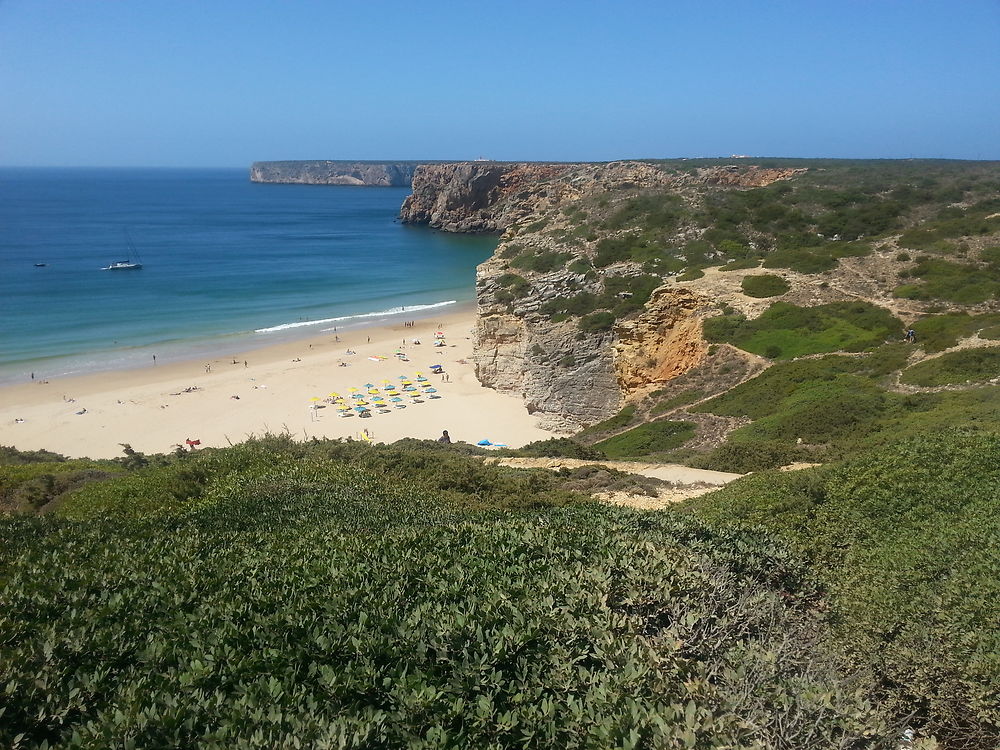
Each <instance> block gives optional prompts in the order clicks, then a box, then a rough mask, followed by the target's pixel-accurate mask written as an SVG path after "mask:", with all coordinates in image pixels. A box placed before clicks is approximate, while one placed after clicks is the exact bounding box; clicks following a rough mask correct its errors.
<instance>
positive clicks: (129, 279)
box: [0, 168, 496, 383]
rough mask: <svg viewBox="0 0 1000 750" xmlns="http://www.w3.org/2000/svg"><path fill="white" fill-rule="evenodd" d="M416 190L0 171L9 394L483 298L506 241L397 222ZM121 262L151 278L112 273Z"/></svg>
mask: <svg viewBox="0 0 1000 750" xmlns="http://www.w3.org/2000/svg"><path fill="white" fill-rule="evenodd" d="M408 193H409V189H408V188H381V187H345V186H326V185H323V186H319V185H268V184H257V183H251V182H250V181H249V177H248V174H247V170H245V169H14V168H4V169H0V315H2V319H3V323H2V325H0V382H4V383H10V382H24V381H25V380H27V379H29V378H30V376H31V373H34V374H35V377H36V378H49V377H59V376H63V375H70V374H80V373H87V372H97V371H102V370H113V369H122V368H129V367H139V366H145V365H148V364H149V363H150V361H151V359H152V356H153V355H154V354H155V355H156V357H157V361H158V362H167V361H171V360H178V359H186V358H192V357H199V356H201V355H204V354H207V353H219V352H230V351H232V352H236V351H241V350H245V349H250V348H253V347H257V346H263V345H267V344H271V343H276V342H278V341H282V340H287V339H289V338H292V337H303V336H312V335H316V334H318V333H320V332H322V331H326V330H332V328H333V327H337V328H338V330H340V329H344V328H351V327H355V326H359V325H365V324H372V323H376V322H378V321H380V320H383V319H386V318H388V317H390V316H393V315H398V316H402V317H407V316H409V315H412V316H414V317H417V316H419V315H421V314H423V315H426V314H430V313H431V311H433V310H435V309H437V308H441V309H442V310H447V309H448V307H449V306H451V305H454V304H455V303H458V302H462V301H468V300H472V299H473V298H474V294H475V268H476V266H477V265H478V264H479V263H481V262H483V261H484V260H485V259H486V258H488V257H489V256H490V254H491V253H492V252H493V250H494V248H495V246H496V239H495V238H492V237H475V236H462V235H454V234H448V233H445V232H437V231H434V230H432V229H428V228H426V227H412V226H405V225H402V224H399V223H398V222H397V221H396V220H395V219H396V216H397V215H398V213H399V208H400V206H401V205H402V202H403V199H404V198H405V197H406V195H407V194H408ZM129 237H130V238H131V241H132V243H133V245H134V247H135V250H136V253H130V251H129V241H128V238H129ZM125 259H130V260H132V261H136V260H140V261H141V262H142V263H143V268H142V270H137V271H103V270H101V269H102V268H103V267H105V266H107V265H108V264H109V263H111V262H114V261H119V260H125ZM40 263H44V264H45V265H44V266H36V264H40Z"/></svg>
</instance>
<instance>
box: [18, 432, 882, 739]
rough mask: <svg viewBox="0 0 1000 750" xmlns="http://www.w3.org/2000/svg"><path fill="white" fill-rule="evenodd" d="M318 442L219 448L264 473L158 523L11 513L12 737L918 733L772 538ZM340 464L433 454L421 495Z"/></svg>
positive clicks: (237, 475)
mask: <svg viewBox="0 0 1000 750" xmlns="http://www.w3.org/2000/svg"><path fill="white" fill-rule="evenodd" d="M303 450H304V452H305V456H304V457H303V456H298V457H296V456H292V455H290V454H288V453H283V454H282V455H281V457H280V459H279V460H277V461H275V462H269V461H267V460H266V458H264V457H261V454H262V453H266V451H264V450H260V447H259V446H254V447H252V448H251V449H250V450H249V451H247V450H243V451H240V450H237V453H240V455H238V456H236V457H235V458H230V457H229V456H227V455H226V454H227V452H228V450H222V451H217V452H216V455H214V456H213V457H212V460H213V461H215V462H217V464H219V465H221V466H226V467H230V468H233V467H239V468H236V469H233V470H232V471H230V473H229V474H227V475H225V476H219V477H215V478H212V479H210V480H209V481H208V483H207V486H206V487H205V488H203V492H202V495H201V498H202V500H203V502H199V503H197V504H187V505H183V504H179V503H178V502H177V501H176V498H175V497H172V496H164V497H162V498H160V499H162V503H163V504H162V507H159V508H157V503H156V501H157V499H158V498H157V497H156V496H151V497H147V498H145V502H144V503H143V506H144V507H145V508H146V509H147V510H150V511H154V512H153V513H152V515H145V516H140V515H139V514H137V513H134V512H133V513H127V514H123V515H118V516H115V517H110V516H108V515H107V509H108V508H109V507H112V506H109V505H107V504H106V505H105V506H103V508H100V507H98V506H91V514H92V517H91V518H90V519H89V520H81V521H66V520H62V519H56V518H51V517H48V518H36V519H21V520H0V534H2V535H3V538H4V540H5V544H4V545H0V605H2V606H0V633H2V634H3V638H2V639H0V711H2V715H3V721H2V722H0V744H2V745H4V746H8V747H15V748H21V747H36V746H46V745H47V746H50V747H53V746H73V747H129V746H132V747H241V746H258V747H296V746H302V747H387V748H393V747H524V748H551V747H565V748H589V747H692V748H706V749H707V748H714V747H750V746H787V747H809V746H824V747H825V746H835V745H844V744H855V743H859V742H862V738H863V737H864V738H866V740H865V741H868V742H871V741H875V740H876V738H882V739H883V740H885V741H887V740H888V738H889V737H891V736H892V735H893V734H894V733H895V731H896V730H894V729H891V728H890V727H889V726H887V725H886V724H884V723H883V722H882V720H881V719H880V717H879V715H878V714H877V713H876V711H875V710H874V709H873V707H872V705H871V704H869V703H868V702H867V701H866V700H865V699H864V698H863V696H862V695H861V694H860V693H859V690H858V689H859V688H863V687H864V683H863V682H859V681H857V679H856V678H853V677H852V676H851V675H846V674H844V673H842V672H840V671H839V670H838V667H837V661H836V659H834V658H833V657H831V655H830V654H829V653H828V652H826V651H824V650H823V648H822V647H820V646H818V645H817V644H818V643H821V642H822V640H823V638H824V633H825V629H824V626H823V625H822V624H821V623H820V622H819V621H818V620H817V619H816V618H815V616H814V615H813V613H812V607H813V603H814V602H815V591H814V589H813V588H812V587H811V586H810V585H809V584H808V582H807V581H806V580H805V579H803V577H802V575H801V569H800V567H799V565H798V564H797V563H795V562H792V561H791V560H790V559H789V558H788V556H787V555H786V554H785V553H783V552H782V551H781V550H780V549H779V548H776V547H774V546H773V545H771V544H770V543H769V542H768V541H767V540H766V539H764V538H762V537H761V535H759V534H756V533H730V532H726V531H712V530H711V529H709V528H707V527H706V526H704V525H703V524H701V523H698V522H696V521H694V520H693V519H683V518H680V517H677V516H673V515H666V514H660V515H648V514H642V513H637V512H630V511H626V510H622V509H612V508H602V507H597V506H592V505H578V506H573V507H567V508H552V507H551V506H549V507H547V508H546V507H540V508H539V509H537V510H534V511H530V512H525V511H506V512H503V513H498V512H497V511H495V510H491V509H488V508H483V509H480V510H475V507H476V503H472V504H462V505H459V504H456V503H452V502H446V501H443V500H442V499H441V497H440V496H439V495H438V494H437V493H435V492H432V491H427V489H426V488H427V487H430V486H432V485H436V484H440V481H439V479H427V480H426V481H425V480H424V479H421V477H422V473H423V472H424V471H425V470H429V468H428V467H430V466H431V465H432V462H433V459H434V458H438V459H440V458H441V457H442V456H444V455H447V454H445V453H444V452H442V451H437V452H434V451H422V450H418V449H417V447H416V446H413V447H412V448H407V449H405V450H401V449H391V448H386V449H384V450H383V451H375V450H366V449H365V448H357V447H355V446H350V445H343V444H340V445H337V444H332V445H326V444H317V445H307V446H304V447H303ZM324 451H329V452H331V453H341V454H342V455H343V456H345V457H346V456H353V457H354V458H358V457H362V458H364V457H370V458H372V459H373V460H379V461H380V462H381V464H380V465H383V464H387V463H392V461H393V460H396V459H398V460H404V461H405V460H407V456H402V455H400V454H403V453H409V454H412V455H411V456H409V460H410V461H411V463H410V465H409V466H408V467H407V468H406V470H405V471H406V473H405V476H406V477H407V478H406V479H405V480H400V479H395V478H393V477H392V476H385V475H381V476H377V475H376V474H374V473H372V472H370V471H368V470H366V469H364V468H361V467H359V465H358V462H357V461H356V460H343V461H331V460H324V459H321V458H318V457H317V456H318V455H319V454H321V453H323V452H324ZM421 455H423V456H424V457H425V458H426V459H427V461H428V463H426V464H425V465H424V468H417V469H415V468H414V467H415V466H416V464H415V463H413V461H416V460H417V459H418V458H419V457H420V456H421ZM248 456H256V457H258V458H259V459H260V463H254V462H248V461H247V458H248ZM457 458H458V459H459V460H461V461H464V462H465V463H466V466H467V468H468V466H469V465H470V464H471V463H473V462H475V459H472V458H466V457H461V456H459V457H457ZM396 470H398V468H397V469H393V471H396ZM159 471H164V469H159ZM522 473H523V472H522ZM528 475H529V476H533V474H532V473H528ZM148 482H149V485H148V486H149V487H151V488H155V487H164V486H167V487H169V486H170V485H171V482H169V481H157V480H156V479H155V477H154V478H150V479H149V480H148ZM508 507H509V504H508ZM94 514H96V515H94Z"/></svg>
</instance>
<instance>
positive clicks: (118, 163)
mask: <svg viewBox="0 0 1000 750" xmlns="http://www.w3.org/2000/svg"><path fill="white" fill-rule="evenodd" d="M997 81H1000V3H997V2H995V0H970V1H969V2H966V3H963V4H962V6H961V8H960V9H959V10H956V8H955V6H954V4H952V3H946V2H941V1H939V0H915V1H914V2H907V3H903V2H891V1H890V0H875V1H871V2H869V1H862V0H847V1H846V2H816V3H808V4H803V3H800V2H794V1H793V0H774V2H769V3H767V4H760V3H752V2H749V0H737V2H719V1H718V0H714V1H709V2H694V1H693V0H681V1H678V2H672V3H657V2H637V1H633V2H624V3H621V4H617V5H614V6H611V5H609V4H606V3H600V2H596V1H595V2H586V1H585V2H579V3H575V4H572V5H563V4H557V3H552V2H542V3H528V2H524V1H523V0H513V1H512V2H509V3H505V4H503V5H495V6H494V5H452V4H450V3H445V2H440V1H438V2H433V1H432V2H427V3H423V4H421V5H420V6H419V7H417V6H414V5H413V4H412V3H403V2H398V0H386V1H385V2H383V3H379V4H368V5H361V4H358V5H357V6H354V5H344V6H339V5H335V4H330V3H325V2H319V1H318V0H301V1H300V2H296V3H294V4H292V3H284V4H276V3H273V2H269V1H268V0H245V1H244V2H236V0H218V2H214V3H211V4H204V3H198V2H195V1H194V0H179V1H178V2H173V3H162V2H149V3H132V4H127V3H79V2H73V1H72V0H47V1H46V2H28V0H8V1H7V2H3V3H0V106H2V107H3V110H4V113H5V114H4V118H2V121H0V165H3V166H7V167H31V166H38V167H146V168H156V167H204V168H213V167H218V168H247V167H249V165H250V164H251V163H252V162H254V161H286V160H312V159H332V160H344V161H353V160H358V161H361V160H368V161H372V160H377V161H419V160H420V159H414V158H413V157H412V154H421V155H426V156H428V160H447V161H452V160H454V161H466V160H472V159H476V158H478V157H485V158H488V159H492V160H496V161H563V162H575V161H581V162H587V161H612V160H624V159H662V158H727V157H728V156H729V155H731V154H748V155H750V156H752V157H753V158H843V159H874V158H888V159H924V158H926V159H962V160H977V161H987V160H988V161H994V160H1000V138H998V137H997V136H998V133H997V125H996V123H997V122H998V121H1000V87H998V85H997ZM764 154H771V155H774V154H777V155H778V156H777V157H768V156H764Z"/></svg>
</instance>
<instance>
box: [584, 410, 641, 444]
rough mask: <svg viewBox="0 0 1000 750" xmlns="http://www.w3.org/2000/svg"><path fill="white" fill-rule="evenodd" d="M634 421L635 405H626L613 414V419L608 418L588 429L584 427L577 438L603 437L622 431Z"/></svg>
mask: <svg viewBox="0 0 1000 750" xmlns="http://www.w3.org/2000/svg"><path fill="white" fill-rule="evenodd" d="M634 419H635V405H634V404H628V405H627V406H623V407H622V408H621V411H619V412H618V413H617V414H615V415H614V416H613V417H608V418H607V419H605V420H602V421H600V422H598V423H597V424H592V425H590V427H585V428H584V429H582V430H580V431H579V432H578V433H577V437H581V438H586V437H591V436H593V435H604V434H606V433H609V432H618V431H620V430H624V429H625V428H626V427H628V426H629V425H630V424H632V421H633V420H634Z"/></svg>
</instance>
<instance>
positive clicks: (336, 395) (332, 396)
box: [326, 391, 340, 398]
mask: <svg viewBox="0 0 1000 750" xmlns="http://www.w3.org/2000/svg"><path fill="white" fill-rule="evenodd" d="M326 395H327V396H329V397H330V398H340V394H339V393H337V392H336V391H331V392H330V393H328V394H326Z"/></svg>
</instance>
